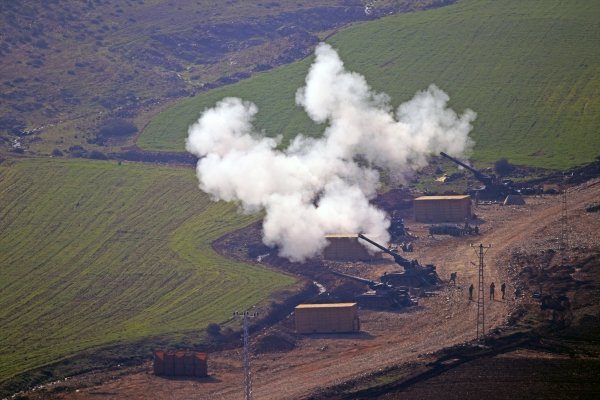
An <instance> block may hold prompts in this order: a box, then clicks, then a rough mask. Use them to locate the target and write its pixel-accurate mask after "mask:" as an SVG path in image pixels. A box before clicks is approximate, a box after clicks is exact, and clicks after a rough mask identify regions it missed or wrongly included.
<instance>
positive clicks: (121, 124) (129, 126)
mask: <svg viewBox="0 0 600 400" xmlns="http://www.w3.org/2000/svg"><path fill="white" fill-rule="evenodd" d="M137 131H138V128H137V127H136V126H135V125H134V124H133V123H132V122H131V121H127V120H126V119H123V118H111V119H108V120H106V121H104V123H103V124H102V125H101V126H100V129H99V130H98V134H97V136H98V138H104V139H108V138H123V137H127V136H131V135H133V134H134V133H136V132H137Z"/></svg>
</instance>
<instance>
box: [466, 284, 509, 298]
mask: <svg viewBox="0 0 600 400" xmlns="http://www.w3.org/2000/svg"><path fill="white" fill-rule="evenodd" d="M473 290H475V287H474V286H473V284H472V283H471V286H469V300H473ZM495 292H496V284H495V283H494V282H492V283H490V300H494V296H495ZM500 292H501V293H502V300H504V297H505V296H506V283H504V282H502V285H500Z"/></svg>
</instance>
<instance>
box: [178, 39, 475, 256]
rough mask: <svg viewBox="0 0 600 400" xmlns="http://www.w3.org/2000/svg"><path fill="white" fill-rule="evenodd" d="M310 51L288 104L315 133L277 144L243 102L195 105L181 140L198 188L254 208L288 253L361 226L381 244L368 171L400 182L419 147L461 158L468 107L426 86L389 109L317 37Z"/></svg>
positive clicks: (416, 162)
mask: <svg viewBox="0 0 600 400" xmlns="http://www.w3.org/2000/svg"><path fill="white" fill-rule="evenodd" d="M315 54H316V59H315V61H314V63H313V64H312V66H311V68H310V71H309V73H308V76H307V77H306V86H304V87H302V88H300V89H299V90H298V91H297V93H296V103H297V104H298V105H300V106H302V107H304V109H305V110H306V112H307V113H308V115H309V116H310V118H311V119H312V120H314V121H315V122H317V123H325V124H326V129H325V131H324V134H323V136H322V137H321V138H319V139H313V138H307V137H304V136H302V135H299V136H297V137H296V138H295V139H294V140H293V141H292V142H291V144H290V145H289V146H288V147H287V148H286V149H284V150H280V149H278V148H277V146H278V144H279V142H280V138H276V139H273V138H268V137H264V136H263V135H261V134H259V133H257V132H256V131H255V130H254V129H253V125H252V122H253V119H254V116H255V115H256V113H257V112H258V108H257V107H256V106H255V105H254V104H253V103H250V102H248V101H242V100H241V99H238V98H225V99H223V100H221V101H220V102H219V103H217V104H216V106H215V107H213V108H211V109H208V110H205V111H204V112H203V113H202V115H201V117H200V119H199V120H198V122H197V123H195V124H194V125H192V126H191V127H190V129H189V137H188V139H187V149H188V151H190V152H191V153H193V154H195V155H197V156H198V157H200V160H199V161H198V165H197V173H198V179H199V181H200V188H201V189H202V190H203V191H205V192H206V193H209V194H210V195H211V196H212V198H213V199H215V200H225V201H236V202H238V203H239V204H240V205H241V207H242V208H243V210H244V211H245V212H256V211H260V210H264V211H265V219H264V223H263V241H264V243H265V244H266V245H268V246H275V245H276V246H278V247H279V253H280V255H281V256H284V257H287V258H289V259H290V260H292V261H302V260H304V259H306V258H308V257H312V256H314V255H316V254H318V253H320V252H321V251H322V249H323V248H324V247H325V246H326V245H327V242H326V240H325V238H324V236H325V235H326V234H328V233H358V232H364V233H365V234H368V235H369V236H371V237H372V238H373V239H375V240H378V241H380V242H386V241H387V240H388V239H389V237H388V233H387V228H388V226H389V219H388V217H387V216H386V214H385V213H384V212H383V211H381V210H379V209H377V208H375V207H374V206H372V205H371V204H370V203H369V199H371V198H373V196H375V194H376V189H377V188H378V185H379V172H378V170H382V169H385V170H387V171H389V174H390V175H391V176H394V177H396V178H397V179H399V180H400V181H402V180H403V179H404V178H405V177H407V176H409V175H410V174H411V173H413V172H414V171H416V170H418V169H420V168H422V167H424V166H425V165H427V160H428V157H429V155H431V154H439V152H440V151H445V152H447V153H449V154H452V155H455V156H458V157H464V156H465V155H466V153H468V152H469V151H470V150H471V148H472V145H473V142H472V141H471V139H470V138H469V136H468V133H469V131H470V130H471V128H472V126H471V122H472V121H473V120H474V119H475V116H476V115H475V113H474V112H473V111H471V110H467V111H465V112H464V113H463V114H462V115H460V116H459V115H457V114H456V113H455V112H454V111H452V110H451V109H449V108H448V107H447V102H448V99H449V97H448V95H447V94H446V93H444V92H443V91H441V90H440V89H438V88H437V87H436V86H435V85H431V86H429V88H427V89H426V90H424V91H422V92H418V93H417V94H416V95H415V96H414V98H413V99H412V100H410V101H408V102H406V103H404V104H402V105H400V107H398V109H397V110H396V112H395V113H394V112H393V110H392V107H391V106H390V99H389V97H388V96H387V95H386V94H384V93H376V92H374V91H373V90H372V89H371V88H370V87H369V85H368V84H367V82H366V80H365V78H364V77H363V76H361V75H359V74H356V73H353V72H348V71H346V70H345V69H344V64H343V62H342V61H341V60H340V58H339V56H338V54H337V52H336V51H335V50H334V49H333V48H331V46H329V45H328V44H325V43H321V44H319V45H318V46H317V48H316V51H315Z"/></svg>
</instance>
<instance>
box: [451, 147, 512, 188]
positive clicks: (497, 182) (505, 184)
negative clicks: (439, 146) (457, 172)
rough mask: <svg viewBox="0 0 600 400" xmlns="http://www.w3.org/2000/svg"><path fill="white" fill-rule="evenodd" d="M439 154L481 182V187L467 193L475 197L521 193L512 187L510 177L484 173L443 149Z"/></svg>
mask: <svg viewBox="0 0 600 400" xmlns="http://www.w3.org/2000/svg"><path fill="white" fill-rule="evenodd" d="M440 155H441V156H443V157H445V158H447V159H448V160H450V161H452V162H453V163H455V164H458V165H460V166H461V167H463V168H465V169H466V170H468V171H470V172H471V173H472V174H473V176H474V177H475V179H477V180H478V181H479V182H481V183H482V184H483V186H482V187H479V188H476V189H472V190H471V191H470V193H469V194H470V195H472V196H474V197H476V198H479V199H482V200H499V199H505V198H506V196H508V195H509V194H521V193H520V192H519V190H517V189H515V188H514V187H513V183H512V181H511V180H510V179H498V178H497V177H496V175H494V174H492V175H488V174H484V173H483V172H481V171H478V170H476V169H475V168H473V167H471V166H470V165H467V164H465V163H464V162H462V161H460V160H457V159H456V158H454V157H451V156H449V155H448V154H446V153H444V152H443V151H442V152H440Z"/></svg>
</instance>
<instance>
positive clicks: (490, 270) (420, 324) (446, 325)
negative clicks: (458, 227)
mask: <svg viewBox="0 0 600 400" xmlns="http://www.w3.org/2000/svg"><path fill="white" fill-rule="evenodd" d="M599 183H600V181H599V180H595V181H589V182H587V183H585V184H583V185H580V186H577V187H572V188H571V189H570V190H569V192H568V193H569V194H568V198H567V205H568V213H567V215H568V218H569V219H568V220H569V222H570V223H569V230H568V232H569V237H568V238H569V244H570V249H571V250H570V252H569V253H567V256H569V257H575V256H578V257H579V256H584V255H586V254H600V238H599V236H600V235H598V233H599V232H600V213H598V212H594V213H590V212H586V210H585V209H586V207H589V206H590V205H594V204H597V203H598V201H599V199H600V184H599ZM526 202H527V204H526V205H523V206H502V205H499V204H488V205H479V206H477V207H475V208H474V212H475V213H476V214H477V216H478V219H479V221H478V223H479V227H480V233H481V234H480V235H479V236H471V237H459V238H454V237H448V236H436V237H435V238H431V237H428V236H427V226H426V225H423V224H418V223H414V222H411V221H410V220H408V221H407V225H408V227H409V228H410V230H411V232H412V233H414V234H416V235H417V236H418V237H419V239H418V240H417V241H416V242H415V252H414V253H407V254H405V256H406V257H407V258H417V259H418V260H419V262H420V263H421V264H426V263H432V264H435V265H436V266H437V271H438V273H439V275H440V277H441V278H442V279H443V280H444V281H445V282H447V281H448V278H449V276H450V273H451V272H457V274H458V279H457V284H456V285H452V284H447V283H445V284H444V285H442V287H441V288H440V290H439V291H438V293H437V295H436V296H432V297H423V298H420V299H419V304H418V306H416V307H412V308H409V309H405V310H401V311H393V312H392V311H375V310H360V312H359V314H360V320H361V332H360V333H357V334H337V335H305V336H298V335H293V334H289V337H292V339H291V340H290V342H291V345H290V346H289V347H288V348H286V346H283V347H281V348H279V350H282V349H283V350H284V351H277V352H268V351H261V352H255V354H254V355H253V356H252V382H253V395H254V398H256V399H273V400H274V399H299V398H309V397H311V396H316V397H318V394H315V393H318V392H319V391H320V390H322V389H323V388H326V387H332V386H336V385H340V384H342V383H344V382H347V381H353V380H360V379H362V378H363V377H366V376H368V375H370V374H373V373H376V372H377V371H382V370H385V369H387V368H391V367H393V366H398V365H402V364H408V363H412V362H415V363H421V364H423V363H426V362H428V361H430V360H432V359H433V357H434V356H433V353H434V352H436V351H438V350H440V349H442V348H446V347H449V346H454V345H458V344H461V343H467V342H469V341H472V340H473V339H474V338H475V334H476V313H477V304H476V303H475V302H473V301H469V300H468V290H467V288H468V286H469V285H470V284H471V283H474V284H475V286H477V267H476V265H474V264H477V262H478V257H477V254H476V248H474V247H472V246H471V245H472V244H474V245H479V244H480V243H481V244H484V245H488V244H491V246H492V247H491V248H490V249H489V250H488V251H487V253H486V255H485V262H486V264H485V276H484V279H485V285H486V291H485V294H486V302H485V307H486V308H485V316H486V320H485V324H486V325H485V329H486V331H488V330H493V329H495V328H498V327H502V326H506V325H507V324H508V322H509V318H510V316H511V314H512V313H513V312H514V311H515V310H517V309H519V307H523V306H524V305H527V304H535V302H536V301H537V300H536V299H533V298H532V293H533V292H534V291H535V290H536V289H535V288H532V287H530V286H531V285H529V286H528V285H527V284H525V283H523V282H521V281H520V276H521V275H520V273H521V272H522V269H523V263H515V260H519V259H520V258H521V259H523V260H526V259H527V256H531V255H536V254H538V255H539V254H545V255H548V254H549V256H546V261H547V263H548V265H551V264H553V263H557V262H560V257H561V254H560V252H558V251H555V250H556V249H558V247H559V238H560V233H561V223H560V221H561V216H562V215H563V207H562V202H561V196H543V197H527V198H526ZM348 268H349V269H350V270H353V269H356V268H358V266H352V265H351V266H350V267H348ZM360 268H361V269H362V268H364V266H363V265H360ZM367 268H370V270H369V271H363V272H365V273H364V274H363V275H369V276H372V277H375V276H377V275H378V274H380V273H381V272H383V271H393V270H397V267H396V265H395V264H394V263H393V262H392V261H391V260H389V262H388V263H381V262H379V263H376V264H374V265H372V266H367ZM491 282H495V284H496V296H495V300H493V301H489V299H488V289H487V285H489V283H491ZM502 282H506V283H507V285H508V288H507V291H506V294H507V295H506V299H505V300H502V299H501V294H500V284H501V283H502ZM516 288H518V289H519V294H518V296H515V295H514V291H515V289H516ZM476 294H477V293H475V296H476ZM596 302H597V301H596ZM537 307H539V305H538V306H537ZM291 328H292V323H291V321H290V320H289V319H288V320H286V321H283V322H281V323H279V324H278V325H276V326H274V327H270V328H267V329H266V330H264V331H262V332H259V333H258V334H256V335H255V337H254V338H253V339H254V340H255V341H256V340H260V338H264V337H265V336H268V335H269V334H270V333H273V332H277V331H278V330H279V331H286V332H291ZM251 340H252V339H251ZM263 350H264V349H263ZM502 357H504V358H502ZM507 357H508V358H507ZM511 357H513V358H514V357H517V356H515V355H510V354H509V355H505V356H498V359H497V367H498V368H501V367H502V366H506V365H508V364H510V363H511V362H512V361H514V360H513V358H511ZM507 360H508V361H507ZM565 362H566V363H568V362H569V361H568V360H566V361H565ZM476 367H477V365H475V366H474V367H470V368H476ZM485 368H496V366H494V367H488V366H486V367H485ZM522 368H523V371H534V370H535V362H533V361H532V362H529V361H527V362H524V363H523V365H522ZM557 368H559V367H557ZM594 368H596V369H595V371H598V363H597V360H596V363H595V364H594ZM456 370H457V371H458V372H456V374H459V375H457V376H458V378H455V377H449V378H447V379H450V380H455V379H458V381H459V382H461V383H460V384H461V385H462V386H461V388H462V389H464V390H470V389H472V387H473V386H476V385H479V383H482V382H483V383H485V382H491V381H493V380H494V377H492V376H491V375H489V374H488V373H487V372H485V371H483V372H482V373H481V374H480V375H477V373H473V372H472V371H471V370H469V371H468V372H462V370H459V369H458V368H457V369H456ZM589 371H590V370H589V369H588V370H586V372H584V373H583V375H582V379H584V380H585V379H589V375H590V372H589ZM524 373H525V372H524ZM209 374H210V377H209V378H206V379H168V378H162V377H156V376H154V375H152V373H151V365H150V364H149V363H148V364H146V365H144V366H143V367H141V368H138V369H137V371H134V372H131V373H127V374H126V375H120V374H118V373H115V374H114V377H110V376H106V377H105V378H104V381H103V382H97V381H96V380H94V379H88V380H87V381H86V380H85V379H82V380H81V383H80V386H81V387H80V388H79V389H77V390H76V391H70V392H66V393H54V394H53V396H52V397H53V398H61V399H84V398H85V399H95V398H99V399H100V398H102V399H117V398H119V399H120V398H127V399H183V398H185V399H242V398H243V397H244V396H243V381H244V377H243V376H244V375H243V368H242V351H241V349H235V350H229V351H222V352H217V353H211V354H210V355H209ZM460 374H463V375H460ZM473 374H474V375H475V376H478V378H477V380H468V382H467V380H466V378H465V377H466V376H473ZM596 376H597V375H596ZM444 377H447V376H446V375H444ZM461 377H462V378H461ZM444 379H446V378H444ZM538 381H539V384H540V385H541V384H543V382H544V380H543V379H540V380H538ZM575 381H576V379H575ZM536 382H537V381H536ZM565 384H570V383H568V382H567V383H565ZM469 385H471V386H469ZM511 385H519V382H512V383H511ZM462 389H461V390H462ZM411 390H413V392H411V396H412V397H408V398H437V397H436V396H439V394H440V392H439V391H438V392H435V393H437V394H435V393H434V394H432V395H429V394H427V393H428V392H427V390H428V389H427V388H426V387H420V386H418V385H416V386H415V387H414V389H411ZM432 393H433V392H432ZM442 393H443V392H442ZM390 396H391V395H390ZM428 396H429V397H428ZM431 396H433V397H431ZM389 398H395V397H389ZM402 398H404V397H402Z"/></svg>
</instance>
